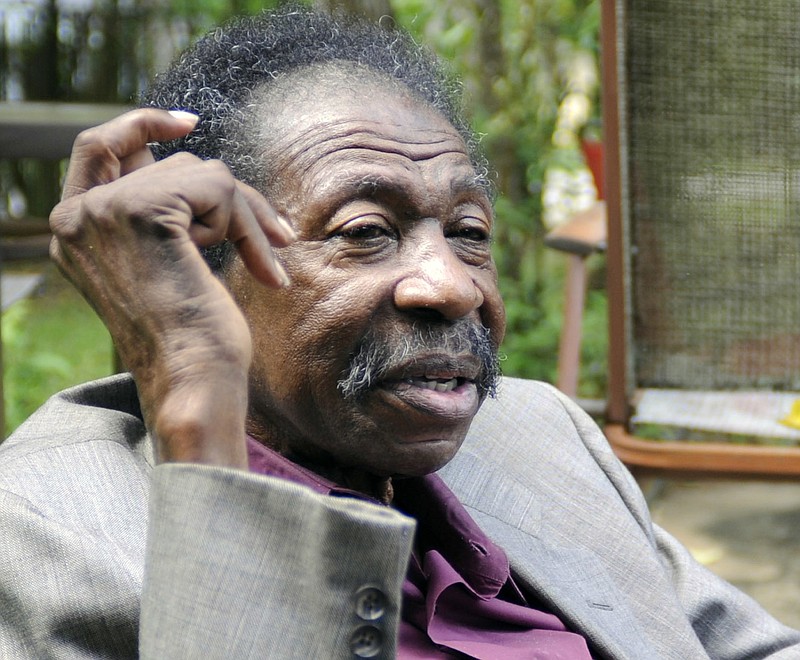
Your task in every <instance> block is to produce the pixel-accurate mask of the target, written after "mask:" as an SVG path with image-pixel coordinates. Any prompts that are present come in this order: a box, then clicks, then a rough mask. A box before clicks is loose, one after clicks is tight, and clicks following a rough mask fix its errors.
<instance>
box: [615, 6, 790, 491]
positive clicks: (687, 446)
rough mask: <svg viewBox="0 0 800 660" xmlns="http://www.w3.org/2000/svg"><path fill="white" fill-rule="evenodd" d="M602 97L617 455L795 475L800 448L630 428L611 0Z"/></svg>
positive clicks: (648, 465) (669, 467) (691, 469)
mask: <svg viewBox="0 0 800 660" xmlns="http://www.w3.org/2000/svg"><path fill="white" fill-rule="evenodd" d="M601 39H602V45H603V48H602V81H603V82H602V104H603V131H604V138H603V139H604V146H605V151H604V154H605V161H604V172H605V190H604V196H605V199H606V204H607V218H608V246H607V251H606V254H607V272H608V275H607V277H608V280H607V291H608V310H609V325H608V328H609V355H608V373H609V392H608V405H607V411H606V420H607V423H606V426H605V432H606V435H607V437H608V439H609V442H610V443H611V446H612V447H613V448H614V451H615V452H616V453H617V455H618V456H619V457H620V458H621V459H622V460H623V461H624V462H625V463H626V464H628V465H629V466H631V467H632V468H633V469H635V470H636V469H638V470H645V471H651V470H657V471H671V472H682V473H701V474H704V475H713V474H717V475H748V476H761V477H788V476H797V475H800V448H794V447H777V446H746V445H731V444H727V443H723V442H690V441H685V442H674V441H670V442H664V441H655V440H646V439H643V438H640V437H637V436H636V435H634V434H632V433H630V432H629V430H628V429H629V426H628V424H629V416H630V413H631V405H630V397H631V394H632V388H631V386H630V383H629V379H630V376H629V373H630V372H629V368H628V355H627V350H628V346H629V345H630V342H629V337H630V329H629V326H628V322H627V318H628V309H629V300H628V298H627V296H628V295H629V294H628V292H627V286H626V282H627V281H629V278H628V272H627V271H628V265H627V263H626V254H625V251H624V248H623V246H624V244H625V241H626V237H627V227H626V218H625V216H624V212H623V198H624V193H625V190H624V187H623V186H624V185H625V173H626V170H625V169H624V164H623V162H622V159H621V148H620V139H621V135H622V132H621V122H623V121H624V119H625V117H624V114H623V111H624V107H623V103H624V99H625V90H624V80H621V75H620V73H621V70H622V69H621V63H620V61H619V59H618V55H619V53H618V44H619V14H618V7H617V0H601Z"/></svg>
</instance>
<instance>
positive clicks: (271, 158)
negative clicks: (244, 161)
mask: <svg viewBox="0 0 800 660" xmlns="http://www.w3.org/2000/svg"><path fill="white" fill-rule="evenodd" d="M360 73H363V75H358V74H360ZM256 107H257V109H256V111H255V115H254V122H255V130H256V133H257V135H258V136H259V142H260V145H261V148H262V149H263V155H264V161H265V163H266V170H267V172H266V174H267V179H268V180H267V182H266V183H267V187H268V188H270V189H271V188H272V187H273V185H272V184H275V182H276V181H275V180H277V179H280V178H284V177H285V176H286V175H287V174H290V175H291V176H292V177H293V178H296V177H300V178H303V179H305V178H308V177H313V174H314V172H315V171H318V170H320V169H325V167H326V166H334V165H335V166H336V167H337V168H338V169H339V175H340V176H348V175H349V174H351V173H352V174H353V175H355V174H356V172H355V170H363V169H364V168H365V167H368V166H375V167H378V169H380V167H381V165H384V166H390V165H392V166H394V170H393V171H394V174H395V176H398V175H399V174H400V170H402V169H408V168H410V167H412V166H413V164H415V163H427V162H434V161H435V162H436V163H437V164H438V165H442V166H443V167H438V168H435V170H436V171H437V173H438V174H439V175H440V176H442V177H451V178H457V179H459V180H461V181H462V183H463V184H465V185H466V184H467V182H471V183H470V185H476V186H477V185H478V184H477V177H476V174H475V171H474V168H473V166H472V163H471V161H470V157H469V152H468V149H467V147H466V145H465V143H464V141H463V139H462V137H461V135H460V134H459V132H458V131H457V130H456V129H455V128H454V127H453V125H452V124H451V123H450V122H449V121H448V120H447V119H446V118H445V117H444V116H443V115H442V114H441V113H440V112H439V111H438V110H436V109H434V108H432V107H431V106H430V105H428V104H427V103H426V102H424V101H422V100H420V99H419V98H417V97H416V96H415V95H414V94H413V93H412V92H411V91H410V90H409V89H408V88H407V87H405V86H404V85H403V84H402V83H399V82H398V81H396V80H394V79H389V78H386V77H383V76H382V74H378V73H375V72H372V71H361V72H353V71H346V72H344V73H342V72H340V71H338V70H337V69H324V70H322V71H321V72H319V71H317V72H312V74H309V73H304V74H301V75H299V76H297V77H296V78H295V79H292V78H291V77H290V78H289V79H288V80H285V81H282V82H280V83H278V84H277V85H273V86H272V87H271V88H270V89H269V90H267V91H266V92H265V93H264V95H263V97H262V98H261V99H259V102H258V104H257V106H256ZM429 169H430V168H429ZM375 174H376V176H380V173H379V172H376V173H375Z"/></svg>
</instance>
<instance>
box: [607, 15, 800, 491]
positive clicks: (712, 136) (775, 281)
mask: <svg viewBox="0 0 800 660" xmlns="http://www.w3.org/2000/svg"><path fill="white" fill-rule="evenodd" d="M601 12H602V18H601V20H602V28H601V29H602V43H603V46H604V47H603V119H604V142H605V168H604V169H605V174H606V186H605V198H606V203H607V215H608V245H607V264H608V299H609V316H610V319H609V332H610V342H609V344H610V345H609V393H608V396H609V399H608V408H607V418H606V419H607V425H606V432H607V435H608V437H609V440H610V442H611V444H612V446H613V447H614V449H615V451H616V452H617V453H618V455H619V456H620V457H621V458H622V460H623V461H625V462H626V463H628V465H630V466H631V467H632V468H634V470H635V471H636V470H638V471H646V470H659V471H664V470H667V471H681V472H694V473H704V474H740V475H745V474H746V475H759V476H771V477H787V476H790V475H798V474H800V429H798V428H793V427H792V426H790V425H787V424H786V423H784V421H783V420H786V419H787V418H788V417H789V416H790V413H791V408H792V405H793V404H794V403H795V402H797V401H800V130H798V129H800V55H798V52H800V51H798V49H797V47H796V46H797V41H796V35H797V34H798V31H800V13H798V12H797V8H796V4H795V3H793V2H791V1H790V0H774V1H773V2H769V3H751V2H747V1H746V0H720V1H719V2H715V3H713V4H708V3H698V2H695V1H694V0H662V1H661V2H658V3H654V2H650V1H649V0H602V3H601Z"/></svg>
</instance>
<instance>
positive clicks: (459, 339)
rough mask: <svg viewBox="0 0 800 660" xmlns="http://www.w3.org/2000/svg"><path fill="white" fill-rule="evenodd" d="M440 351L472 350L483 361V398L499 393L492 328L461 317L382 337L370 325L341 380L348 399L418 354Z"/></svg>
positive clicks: (479, 384) (480, 375) (479, 383)
mask: <svg viewBox="0 0 800 660" xmlns="http://www.w3.org/2000/svg"><path fill="white" fill-rule="evenodd" d="M429 352H438V353H442V354H444V355H459V354H461V355H463V354H464V353H470V354H472V355H474V356H475V357H477V358H478V360H479V361H480V371H479V373H478V377H477V378H476V380H475V384H476V385H477V388H478V394H479V395H480V397H481V399H483V398H484V397H486V396H492V397H493V396H495V394H496V392H497V383H498V380H499V378H500V361H499V357H498V352H497V349H496V348H495V346H494V344H493V343H492V341H491V333H490V331H489V329H488V328H486V327H485V326H483V325H481V324H480V323H475V322H472V321H468V320H466V319H461V320H459V321H456V322H455V323H448V324H444V323H441V324H439V323H425V324H422V323H415V324H413V325H412V326H410V328H409V329H408V331H407V332H404V333H402V334H399V335H395V336H392V337H382V336H380V335H379V333H378V332H377V331H376V330H374V329H372V328H371V329H370V330H369V331H368V332H367V333H366V334H365V335H364V337H363V338H362V340H361V341H360V342H359V345H358V346H357V348H356V350H355V351H354V352H353V355H352V356H351V358H350V364H349V367H348V369H347V371H346V372H345V373H344V374H343V375H342V377H341V379H340V380H339V382H338V388H339V391H340V392H341V393H342V395H343V396H344V397H345V398H346V399H358V398H360V397H362V396H363V395H364V394H366V393H367V391H369V390H370V389H371V388H372V387H373V386H375V385H377V384H378V383H379V382H380V381H382V380H383V379H384V378H385V377H386V375H387V374H389V373H391V372H392V371H393V370H395V369H397V368H398V367H399V366H400V365H403V364H407V363H408V362H409V361H413V360H414V356H415V355H420V354H423V353H429Z"/></svg>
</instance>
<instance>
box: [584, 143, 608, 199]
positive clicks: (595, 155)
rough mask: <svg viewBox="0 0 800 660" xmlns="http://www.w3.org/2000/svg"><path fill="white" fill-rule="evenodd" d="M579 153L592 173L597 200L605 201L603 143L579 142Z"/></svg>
mask: <svg viewBox="0 0 800 660" xmlns="http://www.w3.org/2000/svg"><path fill="white" fill-rule="evenodd" d="M581 151H583V157H584V158H585V159H586V165H587V167H588V168H589V170H591V172H592V177H593V178H594V185H595V187H596V188H597V199H605V189H604V188H603V185H604V184H603V181H604V179H603V143H602V142H600V141H599V140H584V141H583V142H581Z"/></svg>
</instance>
